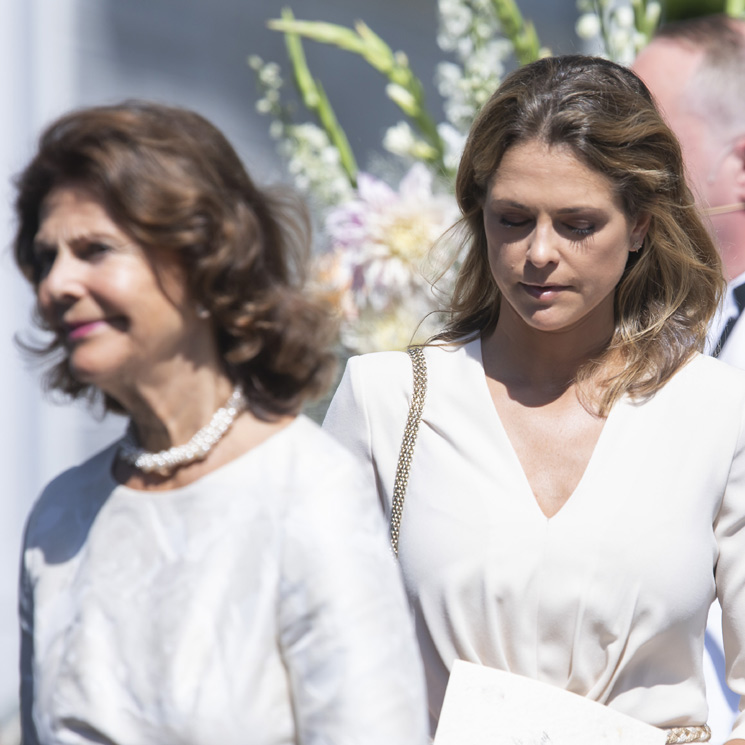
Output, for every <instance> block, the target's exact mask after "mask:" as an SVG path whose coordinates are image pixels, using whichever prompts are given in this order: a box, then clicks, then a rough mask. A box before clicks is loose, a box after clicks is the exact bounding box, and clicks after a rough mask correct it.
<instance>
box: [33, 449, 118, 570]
mask: <svg viewBox="0 0 745 745" xmlns="http://www.w3.org/2000/svg"><path fill="white" fill-rule="evenodd" d="M116 448H117V443H112V444H110V445H108V446H107V447H105V448H104V449H103V450H101V451H100V452H98V453H96V454H95V455H93V456H92V457H90V458H89V459H88V460H86V461H84V462H83V463H81V464H79V465H76V466H73V467H72V468H69V469H67V470H66V471H63V472H62V473H61V474H59V476H57V477H55V478H54V479H52V481H50V482H49V484H47V486H46V487H45V488H44V489H43V490H42V492H41V495H40V496H39V498H38V499H37V500H36V502H35V504H34V506H33V507H32V509H31V512H30V513H29V516H28V518H27V520H26V531H25V540H24V547H25V549H33V548H40V549H42V550H43V551H44V554H45V555H46V556H57V557H59V559H60V560H63V557H64V556H68V555H72V554H74V553H75V550H73V549H72V547H73V546H77V547H78V548H79V543H80V541H82V540H84V536H85V534H86V533H87V530H88V528H89V527H90V525H91V523H92V522H93V520H94V519H95V517H96V515H97V514H98V512H99V510H100V509H101V507H102V505H103V503H104V502H105V501H106V499H107V498H108V497H109V495H110V493H111V490H112V488H113V483H114V482H113V479H112V477H111V463H112V460H113V457H114V454H115V452H116Z"/></svg>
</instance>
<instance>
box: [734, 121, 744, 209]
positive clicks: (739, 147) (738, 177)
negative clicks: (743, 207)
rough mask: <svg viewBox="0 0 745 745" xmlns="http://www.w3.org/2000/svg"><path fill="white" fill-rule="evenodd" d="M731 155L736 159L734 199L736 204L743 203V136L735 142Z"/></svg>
mask: <svg viewBox="0 0 745 745" xmlns="http://www.w3.org/2000/svg"><path fill="white" fill-rule="evenodd" d="M732 154H733V155H734V156H735V158H736V159H737V170H736V172H735V198H736V200H737V201H738V202H745V134H744V135H740V137H738V138H737V139H736V140H735V144H734V147H733V148H732Z"/></svg>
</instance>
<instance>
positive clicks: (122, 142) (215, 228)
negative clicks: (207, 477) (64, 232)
mask: <svg viewBox="0 0 745 745" xmlns="http://www.w3.org/2000/svg"><path fill="white" fill-rule="evenodd" d="M64 185H79V186H82V187H84V188H86V189H88V190H89V191H90V192H91V193H92V194H93V195H94V196H95V197H96V198H98V199H99V200H100V201H101V203H102V204H103V205H104V206H105V208H106V209H107V211H108V213H109V215H110V217H111V219H112V220H113V221H114V222H115V223H116V224H117V225H118V226H119V227H120V228H121V229H122V230H123V231H125V232H126V233H128V234H129V235H130V236H131V237H132V238H133V239H134V240H135V241H137V242H138V243H139V244H140V245H141V246H142V247H143V248H144V249H145V250H146V251H147V252H159V251H167V252H173V253H174V254H176V255H177V256H178V257H179V259H180V263H181V264H182V266H183V267H184V270H185V275H186V277H187V283H188V290H189V292H190V296H191V298H192V300H193V302H194V303H195V305H197V304H198V305H200V306H201V307H202V308H204V309H206V310H207V311H209V313H210V317H211V319H212V324H213V329H214V333H215V337H216V340H217V346H218V350H219V352H220V355H221V357H222V359H223V362H224V364H225V368H226V371H227V372H228V374H229V375H230V376H231V378H232V379H233V380H234V381H235V382H240V383H241V384H242V385H243V388H244V391H245V394H246V397H247V399H248V402H249V407H250V408H251V410H252V411H253V412H254V413H255V414H256V415H258V416H261V417H263V418H271V417H274V416H277V415H281V414H287V413H295V412H297V411H298V410H299V409H300V407H301V406H302V403H303V402H304V400H305V399H306V398H310V397H314V396H318V395H320V394H321V393H323V391H324V390H325V388H326V387H327V385H328V383H329V382H330V380H331V376H332V374H333V368H334V357H333V355H332V353H331V352H330V344H331V341H332V339H333V335H334V321H333V314H332V313H331V312H330V310H329V309H328V308H327V307H326V306H324V305H323V304H321V303H320V301H316V300H315V299H313V298H311V297H310V296H308V295H307V294H306V293H305V292H304V291H303V281H304V279H305V277H304V272H305V267H306V265H307V260H308V258H309V251H310V246H311V237H310V221H309V218H308V215H307V210H306V208H305V206H304V204H303V203H302V201H301V200H300V198H299V197H297V196H296V195H295V194H294V193H293V192H291V191H290V190H289V189H288V188H286V187H281V188H276V189H259V188H257V186H256V185H255V184H254V183H253V181H252V180H251V178H250V177H249V175H248V174H247V172H246V170H245V168H244V167H243V164H242V163H241V161H240V159H239V158H238V156H237V154H236V153H235V151H234V149H233V148H232V146H231V145H230V143H229V142H228V141H227V139H226V138H225V137H224V136H223V135H222V133H221V132H220V131H219V130H217V129H216V128H215V127H214V126H213V125H212V124H211V123H210V122H208V121H207V120H206V119H204V118H203V117H202V116H200V115H198V114H196V113H194V112H191V111H187V110H184V109H181V108H174V107H168V106H162V105H159V104H154V103H147V102H127V103H124V104H121V105H117V106H103V107H95V108H89V109H83V110H80V111H74V112H72V113H70V114H67V115H65V116H63V117H61V118H60V119H58V120H57V121H56V122H54V123H53V124H52V125H51V126H50V127H49V128H48V129H47V130H46V131H45V132H44V133H43V134H42V136H41V139H40V141H39V148H38V152H37V154H36V155H35V157H34V158H33V160H32V161H31V163H30V164H29V165H28V166H27V167H26V168H25V170H24V171H23V172H22V173H21V174H20V176H19V178H18V180H17V199H16V214H17V218H18V230H17V234H16V238H15V244H14V250H15V259H16V262H17V264H18V266H19V267H20V269H21V271H22V272H23V274H24V275H25V276H26V277H27V278H28V280H29V281H30V282H31V283H32V285H33V286H34V287H35V288H36V287H37V285H38V280H39V277H40V274H39V271H40V267H39V266H38V265H37V260H36V257H35V254H34V250H33V242H34V237H35V235H36V233H37V231H38V228H39V220H40V212H41V209H42V205H43V203H44V200H45V198H46V197H47V195H48V194H49V193H50V191H52V190H53V189H54V188H56V187H58V186H64ZM37 322H38V324H39V325H40V326H42V327H44V323H43V321H42V320H41V319H40V316H39V314H38V313H37ZM35 351H36V352H38V353H39V354H41V355H43V356H45V357H46V356H47V355H50V354H51V355H56V357H55V359H56V360H57V361H56V362H55V364H54V365H53V367H51V368H50V370H49V371H48V372H47V376H46V385H47V387H48V388H50V389H52V390H59V391H62V392H63V393H65V394H67V395H69V396H72V397H74V398H78V397H89V398H95V396H96V395H97V394H96V390H95V389H93V388H92V386H89V385H87V384H84V383H81V382H80V381H78V380H76V379H75V377H74V376H73V375H72V373H71V371H70V369H69V366H68V364H67V358H66V356H65V355H64V346H63V342H62V340H61V339H60V338H58V337H55V338H53V339H52V341H51V342H50V343H49V344H47V345H45V346H43V347H36V349H35ZM60 354H61V355H62V357H61V359H59V357H60ZM105 406H106V408H107V409H110V410H115V411H116V410H121V409H120V407H119V405H118V403H117V402H116V401H114V400H113V399H110V398H109V397H105Z"/></svg>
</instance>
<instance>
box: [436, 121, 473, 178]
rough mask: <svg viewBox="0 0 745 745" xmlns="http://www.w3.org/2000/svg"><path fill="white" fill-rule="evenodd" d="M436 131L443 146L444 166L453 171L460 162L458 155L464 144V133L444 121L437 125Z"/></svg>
mask: <svg viewBox="0 0 745 745" xmlns="http://www.w3.org/2000/svg"><path fill="white" fill-rule="evenodd" d="M437 133H438V134H439V135H440V139H441V140H442V143H443V145H444V146H445V156H444V160H445V167H446V168H449V169H451V170H453V171H454V170H456V169H457V168H458V164H459V163H460V156H461V155H462V154H463V148H464V147H465V144H466V135H465V133H464V132H461V131H459V130H457V129H456V128H455V127H453V126H452V125H451V124H447V123H445V122H443V123H442V124H438V125H437Z"/></svg>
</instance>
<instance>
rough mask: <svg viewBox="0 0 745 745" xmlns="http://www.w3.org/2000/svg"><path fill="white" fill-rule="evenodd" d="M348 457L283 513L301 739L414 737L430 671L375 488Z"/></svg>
mask: <svg viewBox="0 0 745 745" xmlns="http://www.w3.org/2000/svg"><path fill="white" fill-rule="evenodd" d="M342 463H343V465H342V464H340V465H339V467H338V468H337V469H335V471H334V473H333V474H328V475H327V476H326V477H324V478H323V479H321V480H319V483H317V484H315V485H309V489H308V494H305V495H303V496H302V498H299V499H298V500H296V501H295V502H294V503H293V504H291V505H288V509H287V515H286V516H285V526H284V528H285V529H284V531H283V533H284V537H283V547H282V560H281V581H280V589H279V601H278V602H279V628H280V643H281V648H282V654H283V658H284V660H285V664H286V667H287V669H288V671H289V677H290V684H291V688H292V701H293V707H294V710H295V719H296V723H297V728H298V741H299V742H301V743H303V745H322V744H323V745H347V744H349V745H351V744H352V743H354V745H417V744H418V743H424V742H426V741H427V739H426V737H427V736H426V726H427V722H426V703H425V694H424V680H423V671H422V668H421V661H420V658H419V653H418V647H417V643H416V640H415V636H414V631H413V624H412V620H411V617H410V613H409V610H408V606H407V603H406V600H405V595H404V591H403V588H402V584H401V580H400V577H399V571H398V566H397V564H396V563H395V561H394V559H393V556H392V554H391V552H390V549H389V548H388V544H387V539H386V535H385V527H384V522H383V519H382V516H381V514H380V510H379V508H378V505H377V502H376V499H375V496H374V494H373V493H372V491H371V490H370V489H369V488H368V487H367V486H366V484H365V483H364V481H363V480H361V479H360V476H359V473H358V471H357V470H356V469H354V468H353V467H351V466H352V464H351V461H346V460H345V461H343V462H342ZM348 466H349V467H348ZM311 487H314V488H311Z"/></svg>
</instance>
